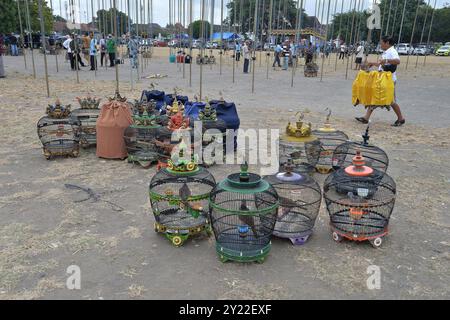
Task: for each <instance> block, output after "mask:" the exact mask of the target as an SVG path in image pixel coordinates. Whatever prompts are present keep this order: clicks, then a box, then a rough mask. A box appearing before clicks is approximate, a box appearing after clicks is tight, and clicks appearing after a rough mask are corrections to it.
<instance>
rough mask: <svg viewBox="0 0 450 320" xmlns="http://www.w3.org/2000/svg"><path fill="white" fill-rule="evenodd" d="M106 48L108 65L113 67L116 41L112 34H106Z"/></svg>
mask: <svg viewBox="0 0 450 320" xmlns="http://www.w3.org/2000/svg"><path fill="white" fill-rule="evenodd" d="M106 50H107V51H108V55H109V61H110V65H109V66H110V67H111V68H113V67H114V66H115V65H116V41H115V40H114V39H113V37H112V35H108V40H107V41H106Z"/></svg>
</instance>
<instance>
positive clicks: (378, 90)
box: [352, 71, 395, 106]
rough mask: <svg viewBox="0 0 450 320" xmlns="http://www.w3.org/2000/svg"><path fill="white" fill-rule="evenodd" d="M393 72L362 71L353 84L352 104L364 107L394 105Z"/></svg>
mask: <svg viewBox="0 0 450 320" xmlns="http://www.w3.org/2000/svg"><path fill="white" fill-rule="evenodd" d="M394 86H395V84H394V80H393V76H392V73H391V72H384V71H383V72H380V71H370V72H367V71H360V72H359V73H358V75H357V77H356V79H355V81H354V82H353V87H352V103H353V105H355V106H356V105H359V104H362V105H364V106H390V105H392V104H393V103H394Z"/></svg>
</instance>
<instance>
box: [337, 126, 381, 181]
mask: <svg viewBox="0 0 450 320" xmlns="http://www.w3.org/2000/svg"><path fill="white" fill-rule="evenodd" d="M362 137H363V141H361V142H350V141H349V142H345V143H343V144H341V145H339V146H337V147H336V150H335V151H334V154H333V169H335V170H338V169H342V168H346V167H348V166H350V165H351V164H352V162H353V157H354V156H355V155H356V153H357V151H358V150H359V151H361V153H362V154H364V158H365V159H366V164H367V165H368V166H369V167H371V168H373V169H377V170H379V171H382V172H386V171H387V169H388V166H389V157H388V155H387V154H386V152H384V150H383V149H381V148H379V147H377V146H374V145H372V144H370V143H369V139H370V136H369V126H368V127H367V129H366V132H365V133H364V135H363V136H362Z"/></svg>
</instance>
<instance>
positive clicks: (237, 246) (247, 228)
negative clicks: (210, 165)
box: [209, 163, 279, 262]
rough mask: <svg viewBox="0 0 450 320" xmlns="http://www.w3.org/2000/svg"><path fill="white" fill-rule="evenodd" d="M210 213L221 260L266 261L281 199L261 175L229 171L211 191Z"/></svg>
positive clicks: (246, 170) (242, 169)
mask: <svg viewBox="0 0 450 320" xmlns="http://www.w3.org/2000/svg"><path fill="white" fill-rule="evenodd" d="M209 202H210V205H209V216H210V220H211V225H212V229H213V232H214V235H215V238H216V251H217V254H218V256H219V258H220V260H221V261H222V262H226V261H228V260H230V261H237V262H255V261H256V262H263V261H264V260H265V259H266V257H267V255H268V253H269V251H270V248H271V242H270V238H271V236H272V233H273V229H274V226H275V222H276V215H277V212H278V206H279V199H278V195H277V192H276V190H275V189H274V188H273V187H272V186H271V185H270V184H269V183H268V182H267V181H265V180H264V179H262V178H261V177H260V176H259V175H256V174H253V173H248V165H247V164H246V163H244V164H243V165H242V166H241V171H240V173H234V174H230V175H229V176H228V177H227V178H226V179H225V180H223V181H221V182H220V183H219V184H217V186H216V187H215V188H214V189H213V191H211V196H210V200H209Z"/></svg>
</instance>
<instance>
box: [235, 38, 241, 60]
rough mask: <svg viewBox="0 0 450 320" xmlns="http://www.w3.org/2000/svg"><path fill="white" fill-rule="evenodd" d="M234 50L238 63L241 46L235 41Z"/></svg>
mask: <svg viewBox="0 0 450 320" xmlns="http://www.w3.org/2000/svg"><path fill="white" fill-rule="evenodd" d="M235 50H236V61H237V62H239V61H241V44H240V43H239V41H236V45H235Z"/></svg>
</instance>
